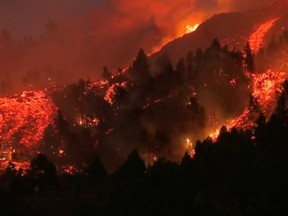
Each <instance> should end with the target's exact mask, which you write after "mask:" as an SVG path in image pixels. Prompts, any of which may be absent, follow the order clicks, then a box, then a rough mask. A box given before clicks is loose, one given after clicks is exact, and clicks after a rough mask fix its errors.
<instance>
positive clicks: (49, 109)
mask: <svg viewBox="0 0 288 216" xmlns="http://www.w3.org/2000/svg"><path fill="white" fill-rule="evenodd" d="M55 114H56V106H55V105H54V104H53V102H52V100H51V98H50V97H49V96H48V95H47V94H46V92H45V91H42V90H38V91H23V92H21V93H17V94H14V95H12V96H9V97H2V98H0V145H1V146H0V148H1V158H0V160H2V161H6V162H7V161H10V160H12V161H13V158H12V155H13V154H14V153H15V151H16V150H17V152H18V150H19V149H21V148H31V147H32V148H33V147H35V146H37V144H39V143H40V141H41V140H42V138H43V135H44V131H45V129H46V128H47V126H48V125H49V124H53V121H54V117H55ZM15 149H16V150H15ZM17 152H16V153H17ZM5 153H6V154H5ZM27 154H28V152H27ZM13 162H14V161H13Z"/></svg>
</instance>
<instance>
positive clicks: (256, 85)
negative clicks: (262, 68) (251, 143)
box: [249, 70, 286, 118]
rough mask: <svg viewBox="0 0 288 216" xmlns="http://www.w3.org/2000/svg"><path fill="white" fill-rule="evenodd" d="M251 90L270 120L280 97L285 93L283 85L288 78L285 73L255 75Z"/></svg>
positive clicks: (268, 72)
mask: <svg viewBox="0 0 288 216" xmlns="http://www.w3.org/2000/svg"><path fill="white" fill-rule="evenodd" d="M249 76H250V77H251V84H250V89H251V92H252V96H253V97H254V98H255V99H256V101H257V103H258V105H259V106H260V109H261V111H262V113H263V114H264V115H265V116H266V118H269V117H270V115H271V114H272V112H273V110H274V109H275V106H276V101H277V98H278V96H279V95H280V94H281V92H282V91H283V87H282V83H283V82H284V80H285V78H286V73H285V72H275V71H271V70H268V71H266V72H264V73H253V74H250V75H249Z"/></svg>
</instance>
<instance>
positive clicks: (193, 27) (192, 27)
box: [185, 23, 199, 34]
mask: <svg viewBox="0 0 288 216" xmlns="http://www.w3.org/2000/svg"><path fill="white" fill-rule="evenodd" d="M198 26H199V24H198V23H197V24H195V25H190V24H187V25H186V26H185V30H186V34H188V33H191V32H194V31H196V29H197V28H198Z"/></svg>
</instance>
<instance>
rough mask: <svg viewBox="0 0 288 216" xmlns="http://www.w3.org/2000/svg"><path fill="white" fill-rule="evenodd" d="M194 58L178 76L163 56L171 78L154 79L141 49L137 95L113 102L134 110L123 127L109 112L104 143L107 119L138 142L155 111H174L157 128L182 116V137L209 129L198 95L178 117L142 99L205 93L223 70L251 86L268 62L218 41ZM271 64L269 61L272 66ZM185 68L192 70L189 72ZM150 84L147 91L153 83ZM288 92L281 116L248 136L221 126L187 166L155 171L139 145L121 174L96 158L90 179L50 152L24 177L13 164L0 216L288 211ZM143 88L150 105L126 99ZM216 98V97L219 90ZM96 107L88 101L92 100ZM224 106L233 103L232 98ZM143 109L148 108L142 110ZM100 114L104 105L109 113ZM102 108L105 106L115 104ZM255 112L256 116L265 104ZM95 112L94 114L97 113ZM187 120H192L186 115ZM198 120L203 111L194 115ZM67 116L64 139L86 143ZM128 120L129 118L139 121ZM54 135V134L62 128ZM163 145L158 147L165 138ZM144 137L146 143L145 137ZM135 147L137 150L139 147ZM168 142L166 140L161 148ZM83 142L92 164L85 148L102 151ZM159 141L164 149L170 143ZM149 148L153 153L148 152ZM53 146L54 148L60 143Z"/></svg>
mask: <svg viewBox="0 0 288 216" xmlns="http://www.w3.org/2000/svg"><path fill="white" fill-rule="evenodd" d="M285 38H286V40H285V43H286V45H287V44H288V42H287V41H288V36H287V35H286V37H285ZM283 41H284V39H283ZM283 43H284V42H283ZM275 44H276V42H275ZM275 47H276V48H277V46H276V45H273V46H272V45H271V46H270V49H271V50H270V52H268V51H269V50H268V51H267V52H268V53H273V52H272V51H274V50H276V48H275ZM279 47H280V46H279ZM272 48H273V49H272ZM279 49H280V48H279ZM275 52H276V51H275ZM260 54H261V53H260ZM260 54H259V55H258V56H256V57H257V58H258V61H256V63H257V62H260V60H261V58H262V59H264V57H265V56H264V54H263V53H262V56H261V55H260ZM191 55H192V54H191V53H190V54H189V55H188V56H187V58H188V57H189V56H190V58H191V59H193V61H192V60H191V61H190V60H189V61H188V60H187V64H188V63H189V62H190V63H191V64H190V65H189V64H188V66H187V65H186V66H187V67H186V69H185V67H184V66H183V64H184V63H183V62H184V60H182V61H180V62H179V64H178V66H177V71H178V72H177V73H176V71H173V68H172V66H171V64H170V63H169V61H167V60H165V59H164V60H165V61H164V60H163V61H162V62H160V63H161V64H160V66H161V67H160V68H163V71H164V72H162V73H159V74H158V75H156V76H155V77H156V78H155V77H153V76H152V75H151V74H150V73H147V71H148V72H149V66H148V65H147V58H146V56H145V54H144V53H143V51H140V52H139V54H138V57H137V58H136V60H135V61H134V63H133V67H132V68H131V69H130V70H129V71H128V75H129V77H128V78H129V79H131V80H132V81H133V82H131V83H132V84H133V85H131V86H130V89H129V88H128V90H126V89H123V88H121V86H120V87H119V89H118V92H117V95H116V96H117V97H116V99H118V100H116V102H115V103H114V104H116V105H113V106H115V107H116V106H117V107H119V110H120V111H121V110H122V111H123V110H124V111H127V110H128V111H129V112H128V111H127V112H122V111H121V112H120V111H118V112H119V115H117V117H114V118H115V119H116V120H114V119H112V120H111V121H109V118H108V117H109V116H111V115H110V114H111V113H110V111H109V112H108V111H107V113H104V114H105V115H104V114H102V116H104V117H106V115H107V116H108V117H107V118H104V117H103V119H106V121H101V118H100V126H101V127H100V126H99V128H100V129H101V130H100V129H99V131H100V132H99V131H98V136H97V137H98V138H99V137H101V135H103V137H102V138H103V140H104V141H102V142H103V143H104V144H106V143H105V138H106V137H107V135H106V136H104V134H105V132H106V130H104V129H106V128H105V127H107V128H108V129H109V127H110V125H108V126H109V127H108V126H106V125H101V124H103V122H104V123H105V124H108V123H110V122H112V123H113V124H112V123H111V125H113V126H115V125H116V127H114V129H115V130H116V131H121V132H122V133H120V137H121V136H122V135H123V131H125V130H126V131H129V135H131V134H136V133H133V132H134V131H135V129H134V128H137V127H135V124H136V123H135V122H137V121H135V122H134V120H135V119H139V118H140V117H139V116H141V115H143V113H145V112H144V111H145V110H148V111H149V110H150V113H153V111H154V113H158V116H159V115H160V114H161V113H162V111H163V110H166V112H167V116H166V115H163V117H162V118H159V117H158V116H157V115H155V116H157V121H156V120H155V122H157V123H158V121H159V122H160V123H159V124H155V125H156V126H158V125H164V126H167V127H168V126H170V125H169V124H166V121H167V119H169V118H175V119H176V120H175V121H174V119H173V125H174V126H173V127H175V130H176V129H177V130H178V128H179V125H182V128H184V129H185V130H186V129H187V131H189V132H190V131H191V128H192V127H191V124H190V123H191V122H193V121H194V122H195V119H196V121H198V120H199V122H200V123H201V122H202V121H203V119H204V117H205V115H200V114H201V113H203V111H202V110H203V109H202V108H201V109H200V105H199V104H198V102H197V103H196V101H195V100H196V99H195V100H194V103H192V102H193V98H191V100H192V101H190V103H188V104H189V106H185V107H186V108H187V107H188V111H186V112H184V108H185V107H184V106H183V108H181V106H180V105H179V104H181V103H180V102H179V101H181V100H175V101H174V102H173V103H171V104H173V106H172V105H170V106H167V107H169V110H168V109H167V107H165V106H164V107H161V106H159V107H160V108H159V110H158V108H157V109H156V108H154V109H152V108H153V107H152V108H149V106H148V105H147V106H146V102H147V100H141V99H142V98H144V99H145V98H152V99H158V98H163V95H164V96H166V97H167V95H171V93H173V92H181V91H184V90H185V89H184V90H181V89H180V90H181V91H180V90H179V88H180V86H184V87H185V86H188V87H186V88H188V89H189V86H190V85H192V84H193V85H192V86H194V87H195V89H196V90H198V89H199V90H201V85H200V84H203V82H204V81H207V79H208V78H209V76H210V77H211V74H210V72H211V71H216V72H217V71H218V72H221V73H222V72H223V70H222V69H223V68H222V67H223V65H224V66H227V67H226V70H227V71H232V72H233V73H235V74H232V75H233V77H234V76H235V77H237V79H238V80H240V81H241V80H242V82H243V83H246V82H247V81H246V80H245V79H244V77H243V70H244V69H243V65H242V64H243V61H245V64H244V65H245V69H248V70H249V71H251V72H253V71H254V70H255V67H259V65H257V64H256V65H255V64H254V60H253V58H252V57H253V56H252V54H251V50H250V48H249V46H248V45H247V47H246V59H243V58H242V57H241V53H240V54H239V53H237V52H235V53H234V52H230V51H228V50H227V49H226V48H221V46H220V44H219V42H218V41H217V40H215V41H214V42H213V43H212V45H211V47H210V48H209V49H207V50H206V52H205V53H204V54H203V53H202V51H201V50H198V52H196V56H195V57H193V56H191ZM221 56H222V57H221ZM223 56H224V57H225V58H224V57H223ZM220 57H221V58H220ZM257 58H256V60H257ZM188 59H189V58H188ZM221 59H222V60H221ZM223 59H224V60H225V61H224V60H223ZM259 59H260V60H259ZM220 60H221V61H220ZM163 62H164V63H163ZM167 62H168V64H167ZM181 62H182V63H181ZM263 62H267V61H264V60H263ZM192 63H193V64H192ZM220 63H221V64H220ZM222 63H223V65H222ZM189 66H190V67H189ZM228 66H229V67H228ZM268 66H270V65H268ZM268 66H267V65H264V66H263V69H262V70H265V69H266V67H268ZM143 68H144V69H143ZM181 71H184V72H185V71H186V72H185V73H184V72H182V73H181ZM203 71H205V72H207V73H204V72H203ZM224 72H225V71H224ZM107 73H108V72H107V71H106V76H107V77H108V78H109V77H110V75H109V73H108V75H107ZM183 74H184V75H185V76H184V75H183ZM104 75H105V73H104ZM182 75H183V77H182ZM232 75H231V77H232ZM189 77H190V78H189ZM128 78H126V79H128ZM223 79H224V78H223ZM225 79H227V80H228V81H227V82H224V81H221V83H224V84H222V85H221V86H222V88H220V89H223V91H219V97H217V98H220V97H222V98H223V97H225V96H224V95H223V92H227V93H229V91H230V92H232V91H231V90H229V89H230V88H232V87H231V85H230V84H229V80H230V77H228V78H227V77H226V76H225ZM143 80H144V81H145V80H146V82H143ZM187 80H188V81H189V80H190V81H191V83H188V84H187V83H186V84H185V82H186V81H187ZM195 80H196V81H195ZM215 80H216V79H215ZM125 81H126V80H125ZM140 81H141V82H140ZM192 81H193V82H192ZM213 81H214V79H213V80H212V78H211V80H210V83H211V85H210V86H212V87H215V86H216V87H217V86H218V85H219V84H218V83H214V82H213ZM216 81H217V80H216ZM216 81H215V82H216ZM151 82H152V83H154V85H153V86H154V87H153V86H152V87H153V88H152V87H151V86H150V85H148V84H150V83H151ZM143 83H144V84H143ZM155 83H156V84H157V85H156V84H155ZM161 83H162V84H161ZM198 83H200V84H198ZM213 83H214V84H213ZM146 84H147V85H148V86H146ZM164 84H165V85H164ZM184 84H185V85H184ZM197 84H198V85H197ZM159 86H160V87H159ZM246 86H247V85H245V88H246ZM164 87H165V88H164ZM197 87H198V88H197ZM216 87H215V88H211V90H213V89H216ZM147 89H148V90H149V91H151V92H149V91H148V90H147ZM283 89H284V90H283V93H282V94H281V96H280V97H279V99H278V103H277V106H276V109H275V111H274V113H273V114H272V116H271V118H269V119H265V117H264V115H261V114H260V116H259V117H258V119H257V120H256V122H255V127H254V128H252V129H251V130H247V131H243V130H239V129H235V128H233V129H231V130H227V128H226V127H222V129H221V132H220V134H219V137H218V139H217V140H214V141H213V140H211V139H210V138H208V139H206V140H204V141H198V142H197V144H196V147H195V152H196V154H195V156H194V157H193V158H191V157H190V156H189V154H188V152H187V153H186V154H185V155H184V156H183V158H182V160H180V161H179V162H175V161H171V160H169V159H165V158H164V157H163V158H158V160H157V161H155V163H154V164H153V165H151V166H148V167H145V163H144V161H143V160H142V159H141V157H140V156H139V154H138V151H139V150H140V151H141V150H142V149H143V148H138V149H137V150H138V151H136V150H135V151H132V152H131V153H130V154H129V156H128V158H127V160H126V161H125V162H124V163H123V164H122V165H121V166H120V167H118V169H117V170H116V171H114V172H113V173H112V174H109V173H108V172H107V170H106V168H105V166H104V165H103V163H102V162H101V160H100V159H99V157H97V156H95V159H94V162H93V163H91V164H90V165H89V166H87V167H86V168H85V169H83V170H82V171H81V172H77V173H74V174H61V173H57V169H56V166H55V165H54V164H53V163H52V162H50V160H49V158H50V155H49V154H47V157H46V156H45V155H43V154H39V155H38V156H37V157H36V158H35V159H33V160H32V161H31V164H30V169H28V170H27V171H26V172H23V171H21V170H17V169H16V168H15V165H13V164H10V165H9V166H8V167H7V169H6V170H4V171H3V172H2V174H1V176H0V215H1V216H2V215H3V216H4V215H23V216H24V215H81V216H85V215H100V216H101V215H125V216H126V215H139V216H141V215H147V216H148V215H149V216H150V215H163V216H168V215H171V216H172V215H173V216H174V215H179V216H182V215H184V216H186V215H187V216H188V215H227V216H228V215H229V216H230V215H239V216H240V215H249V216H250V215H280V214H283V213H284V214H285V212H287V210H288V133H287V132H288V109H287V98H288V83H287V81H286V82H285V83H284V84H283ZM129 90H130V91H129ZM132 90H133V91H132ZM142 90H143V91H142ZM224 90H225V91H224ZM240 90H242V88H239V92H240ZM135 91H136V92H137V93H138V96H137V98H139V100H137V101H136V102H138V101H142V103H143V101H144V102H145V103H143V104H142V103H140V105H138V104H137V103H135V105H134V103H132V101H129V100H128V99H129V98H131V97H127V95H128V96H130V95H132V94H133V93H134V92H135ZM213 91H214V92H215V90H213ZM140 93H141V94H140ZM232 93H233V92H232ZM68 95H69V94H68ZM147 95H148V96H149V97H148V96H147ZM172 95H173V94H172ZM177 95H178V94H177ZM180 95H181V94H180ZM88 96H90V95H88ZM140 96H141V97H140ZM156 96H157V97H156ZM71 98H73V99H75V98H78V97H74V95H73V97H71ZM95 98H96V97H95V96H93V97H92V96H91V101H95V100H96V99H95ZM127 98H128V99H127ZM227 98H229V99H230V100H231V104H232V103H233V105H235V106H237V103H235V100H237V97H236V94H234V93H233V94H231V95H230V96H228V97H227ZM92 99H93V100H92ZM225 99H226V98H225ZM99 100H100V99H99ZM127 100H128V101H129V103H128V102H127ZM87 101H89V100H88V99H87ZM224 101H225V103H227V100H224ZM254 102H255V101H254ZM63 103H65V104H71V103H66V101H65V100H64V101H63ZM77 103H78V102H77ZM103 103H104V102H103ZM79 104H83V103H79ZM91 104H92V105H91V107H92V108H93V109H92V111H93V112H94V111H95V110H98V111H99V110H100V111H101V112H104V111H103V110H105V109H96V108H95V107H97V106H95V104H96V105H97V104H99V102H98V103H97V101H96V102H95V104H94V103H91ZM117 104H118V105H117ZM125 104H126V106H127V104H128V105H131V106H129V107H128V106H127V107H125V106H124V105H125ZM122 105H123V106H122ZM132 105H133V106H132ZM143 106H144V107H145V108H142V109H140V108H139V107H143ZM99 107H100V108H101V106H99ZM103 107H104V108H105V107H106V106H103ZM123 107H124V108H125V109H124V108H123ZM131 107H132V108H131ZM147 107H148V108H149V109H148V108H147ZM170 107H171V108H170ZM195 107H196V108H197V109H196V108H195ZM112 108H113V107H112ZM128 108H129V109H128ZM136 108H137V109H136ZM253 108H255V109H257V104H256V102H255V104H254V107H253ZM79 109H80V108H79ZM130 109H131V110H132V111H133V112H132V111H131V110H130ZM143 109H144V111H143V113H142V112H140V114H137V113H138V112H134V111H135V110H136V111H137V110H143ZM62 110H63V109H62ZM84 110H85V109H84ZM87 110H89V111H90V109H87ZM107 110H110V108H109V109H108V108H107ZM117 110H118V109H117ZM167 110H168V111H167ZM195 110H196V111H195ZM92 111H91V112H92ZM112 111H113V110H111V112H112ZM156 111H157V112H156ZM190 111H191V112H190ZM93 112H92V113H88V114H91V116H93V115H92V114H95V113H93ZM123 113H124V114H125V116H126V114H127V113H128V114H133V113H136V114H134V115H127V116H128V117H129V118H128V117H127V118H126V117H125V118H124V117H123V116H124V114H123ZM171 113H173V115H171ZM183 113H184V114H185V113H188V114H187V115H183V116H182V114H183ZM194 113H198V114H197V115H194ZM199 113H200V114H199ZM64 114H65V112H64ZM99 115H100V114H99ZM72 116H74V115H72ZM96 116H97V115H96ZM118 116H120V117H121V116H122V117H123V119H124V120H123V119H121V121H120V120H119V117H118ZM135 116H136V117H135ZM152 116H154V115H152ZM187 116H189V118H187ZM196 116H200V117H199V119H198V118H196ZM203 116H204V117H203ZM60 117H61V115H60ZM160 117H161V115H160ZM180 117H181V118H180ZM153 118H154V117H153ZM59 119H60V120H61V121H59V122H58V123H59V125H60V126H61V125H62V127H60V126H59V128H60V129H61V128H62V130H60V133H61V132H62V133H63V134H64V135H62V136H63V137H70V138H69V139H68V138H67V139H66V140H68V141H69V142H67V143H70V141H71V140H72V141H75V140H77V139H75V136H71V134H72V133H70V132H69V130H68V129H67V130H66V128H67V127H66V124H64V123H65V122H64V121H62V120H63V119H62V118H59ZM107 119H108V120H107ZM127 119H128V120H130V122H129V121H128V120H127ZM155 119H156V117H155ZM158 119H159V120H158ZM126 120H127V121H126ZM153 120H154V119H153ZM184 121H186V122H187V124H183V122H184ZM107 122H108V123H107ZM115 122H116V123H118V122H120V123H122V122H125V125H127V126H125V128H124V129H125V130H121V129H123V125H124V124H116V123H115ZM127 122H128V123H127ZM61 123H62V124H61ZM180 123H181V124H180ZM200 123H199V124H197V125H200V126H194V130H195V131H197V130H198V129H199V128H201V127H203V126H202V124H200ZM192 126H193V124H192ZM103 128H104V129H103ZM131 128H132V129H131ZM144 129H145V128H144ZM168 129H171V128H168ZM182 130H183V129H182ZM67 131H68V132H67ZM144 131H145V130H144ZM168 131H169V130H168ZM170 131H171V130H170ZM48 132H49V131H48ZM48 132H47V133H48ZM51 134H53V131H52V132H51ZM67 134H68V135H67ZM88 134H89V133H88ZM99 134H100V135H99ZM156 134H157V133H156ZM158 134H159V133H158ZM175 134H178V133H174V135H175ZM125 135H126V134H125ZM144 135H145V133H144ZM168 136H169V138H170V136H172V133H167V137H168ZM52 137H53V136H52ZM71 137H72V138H71ZM79 137H80V136H79ZM82 137H83V139H78V141H79V140H80V141H83V140H84V138H86V139H87V140H88V141H89V139H88V138H87V137H89V136H88V135H86V134H84V135H82V136H81V138H82ZM144 137H145V136H144ZM160 137H163V136H160ZM164 137H165V136H164ZM156 138H157V136H156ZM156 138H155V140H156V141H157V139H156ZM129 139H130V140H131V136H127V138H126V139H124V140H125V141H126V140H127V142H128V141H129ZM117 140H120V139H115V140H114V139H113V144H114V143H115V142H117ZM135 140H136V141H139V139H138V138H137V139H135ZM145 140H147V139H143V143H144V144H146V145H147V142H145ZM161 140H163V139H160V141H161ZM166 140H170V139H164V141H165V143H166ZM44 141H46V142H47V143H49V142H48V141H51V142H52V143H54V142H55V140H48V141H47V139H44ZM84 141H85V140H84ZM84 141H83V143H84ZM88 141H87V143H90V141H89V142H88ZM133 141H134V140H133ZM136 141H135V143H138V142H136ZM160 141H158V142H159V143H160V144H161V142H160ZM103 143H102V147H103V146H107V145H103ZM80 144H81V143H80ZM80 144H79V148H77V151H75V155H76V156H77V157H78V158H79V157H80V156H83V157H84V156H85V158H86V154H84V153H83V152H82V153H81V154H80V153H79V152H81V151H84V150H85V151H89V152H88V153H91V154H93V151H90V148H87V146H86V147H85V146H84V145H80ZM160 144H159V146H161V145H160ZM111 145H112V144H111ZM146 145H145V146H144V147H146ZM47 146H49V147H50V146H51V145H47ZM84 147H85V148H84ZM100 147H101V146H100ZM167 148H168V147H167V145H166V146H165V145H164V146H162V149H164V150H166V149H167ZM177 148H178V145H175V146H173V148H172V149H173V150H174V149H177ZM83 149H84V150H83ZM135 149H136V147H135ZM142 151H143V150H142ZM100 152H101V151H100ZM105 152H106V163H107V161H109V160H111V161H113V160H115V158H113V157H116V155H115V154H113V152H111V151H105ZM110 152H111V153H110ZM171 152H172V151H171ZM48 153H49V152H48ZM160 153H161V151H160ZM159 155H161V154H159ZM162 155H164V154H162ZM76 156H75V157H76ZM99 156H100V154H99ZM101 156H102V155H101ZM110 158H111V159H110ZM53 161H54V160H53ZM285 215H286V214H285Z"/></svg>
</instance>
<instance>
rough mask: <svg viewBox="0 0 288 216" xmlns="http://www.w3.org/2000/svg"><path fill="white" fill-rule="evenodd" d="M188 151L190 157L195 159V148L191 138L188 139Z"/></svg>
mask: <svg viewBox="0 0 288 216" xmlns="http://www.w3.org/2000/svg"><path fill="white" fill-rule="evenodd" d="M186 150H187V152H188V154H189V155H190V157H194V155H195V146H194V144H193V143H192V142H191V140H190V139H189V138H187V139H186Z"/></svg>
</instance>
